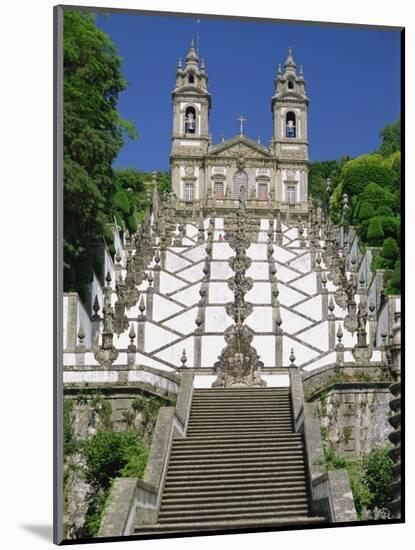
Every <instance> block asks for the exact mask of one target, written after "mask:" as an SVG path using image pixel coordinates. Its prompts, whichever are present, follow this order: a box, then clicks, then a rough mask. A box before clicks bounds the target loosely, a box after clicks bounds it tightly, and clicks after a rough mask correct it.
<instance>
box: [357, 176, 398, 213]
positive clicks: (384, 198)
mask: <svg viewBox="0 0 415 550" xmlns="http://www.w3.org/2000/svg"><path fill="white" fill-rule="evenodd" d="M359 199H360V201H362V202H363V201H365V202H369V203H370V204H371V205H372V206H373V207H374V208H375V209H377V208H380V207H382V206H387V207H389V208H391V209H393V208H394V205H395V198H394V196H393V193H390V192H389V191H388V190H387V189H385V188H384V187H382V186H381V185H378V184H377V183H373V182H369V183H368V184H367V185H366V187H365V188H364V190H363V191H362V193H361V194H360V195H359Z"/></svg>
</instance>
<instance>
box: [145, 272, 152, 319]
mask: <svg viewBox="0 0 415 550" xmlns="http://www.w3.org/2000/svg"><path fill="white" fill-rule="evenodd" d="M147 280H148V288H147V303H146V317H147V320H148V321H152V320H153V296H154V289H153V287H152V282H153V275H152V273H151V271H150V273H149V275H148V279H147Z"/></svg>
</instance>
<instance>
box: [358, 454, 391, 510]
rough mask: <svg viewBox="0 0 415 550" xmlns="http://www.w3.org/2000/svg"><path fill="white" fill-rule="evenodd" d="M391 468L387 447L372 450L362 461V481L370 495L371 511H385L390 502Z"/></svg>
mask: <svg viewBox="0 0 415 550" xmlns="http://www.w3.org/2000/svg"><path fill="white" fill-rule="evenodd" d="M392 466H393V461H392V459H391V457H390V456H389V447H382V448H377V449H372V451H371V452H370V453H369V454H368V455H367V457H366V458H365V459H364V460H363V481H364V483H365V485H366V486H367V488H368V489H369V491H370V492H371V494H372V497H371V501H370V507H371V509H373V508H379V509H381V510H385V509H386V507H387V505H388V503H389V502H390V501H391V500H392V492H391V484H392Z"/></svg>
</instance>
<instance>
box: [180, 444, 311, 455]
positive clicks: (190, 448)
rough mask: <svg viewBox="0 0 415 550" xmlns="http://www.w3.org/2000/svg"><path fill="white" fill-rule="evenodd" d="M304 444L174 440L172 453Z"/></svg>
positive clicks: (288, 447) (287, 447)
mask: <svg viewBox="0 0 415 550" xmlns="http://www.w3.org/2000/svg"><path fill="white" fill-rule="evenodd" d="M302 448H303V445H302V443H301V442H300V441H299V442H293V443H291V444H290V443H273V442H269V443H263V444H260V443H258V442H249V441H247V442H245V443H222V442H219V443H216V444H215V443H209V444H200V443H193V444H191V445H177V442H176V441H174V443H173V447H172V454H174V455H175V454H181V455H190V454H192V455H193V454H195V453H197V452H200V453H201V454H202V453H203V454H209V453H211V452H212V451H215V452H216V453H229V454H232V453H240V452H245V451H247V452H249V451H252V450H254V449H255V450H258V451H259V452H261V451H263V450H264V451H268V450H270V451H271V450H275V451H281V452H282V451H291V450H297V449H302Z"/></svg>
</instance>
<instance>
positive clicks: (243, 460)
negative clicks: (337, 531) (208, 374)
mask: <svg viewBox="0 0 415 550" xmlns="http://www.w3.org/2000/svg"><path fill="white" fill-rule="evenodd" d="M320 520H321V518H320V519H319V518H317V519H314V518H312V517H310V506H309V497H308V489H307V483H306V472H305V463H304V449H303V443H302V438H301V436H300V435H299V434H296V433H295V432H294V431H293V424H292V417H291V402H290V395H289V392H288V390H287V389H286V388H282V389H275V388H243V389H203V390H194V393H193V398H192V404H191V411H190V417H189V424H188V429H187V434H186V437H185V438H174V439H173V444H172V448H171V452H170V457H169V464H168V469H167V474H166V478H165V485H164V490H163V495H162V500H161V507H160V511H159V517H158V524H157V525H156V526H154V529H155V532H163V531H164V532H168V531H169V529H170V530H173V531H174V530H175V529H177V530H180V531H186V530H200V529H203V528H205V527H206V528H208V529H215V528H216V529H219V528H221V526H222V527H226V528H231V527H232V525H234V526H238V527H239V528H240V527H241V526H242V527H244V526H249V525H253V524H254V523H255V525H259V524H263V525H271V524H284V525H287V524H291V523H292V522H294V523H301V522H308V523H313V522H318V521H320ZM235 528H236V527H235ZM143 529H144V527H143V528H141V527H139V526H137V530H136V532H143ZM145 529H146V530H148V529H149V527H148V528H147V527H146V528H145Z"/></svg>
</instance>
